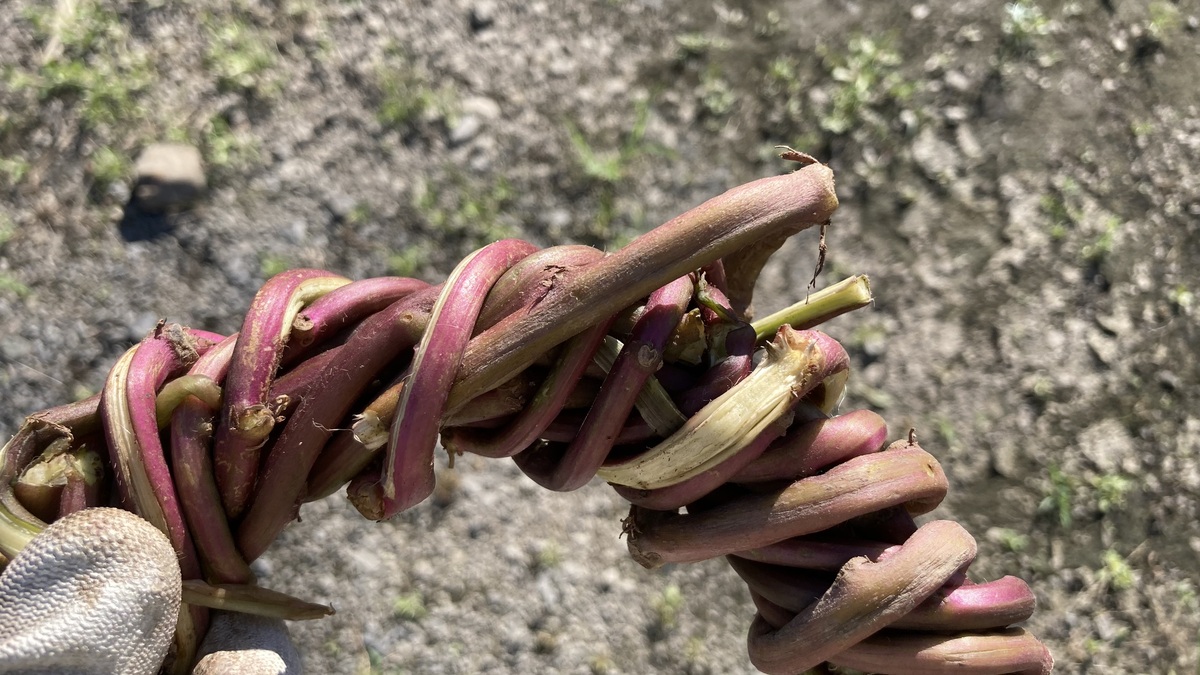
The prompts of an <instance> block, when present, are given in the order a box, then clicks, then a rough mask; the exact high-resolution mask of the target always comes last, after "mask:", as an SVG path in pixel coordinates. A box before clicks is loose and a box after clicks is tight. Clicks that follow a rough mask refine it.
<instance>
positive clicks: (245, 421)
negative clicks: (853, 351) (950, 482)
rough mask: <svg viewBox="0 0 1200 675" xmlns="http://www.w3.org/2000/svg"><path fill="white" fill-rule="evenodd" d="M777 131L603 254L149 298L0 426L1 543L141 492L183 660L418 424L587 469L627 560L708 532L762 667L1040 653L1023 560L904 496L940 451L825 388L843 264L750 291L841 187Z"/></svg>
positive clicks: (249, 605) (423, 432)
mask: <svg viewBox="0 0 1200 675" xmlns="http://www.w3.org/2000/svg"><path fill="white" fill-rule="evenodd" d="M784 156H785V157H786V158H788V159H793V160H797V161H799V162H800V163H801V164H802V165H803V166H802V168H800V169H799V170H798V171H796V172H794V173H791V174H788V175H784V176H777V177H773V178H765V179H762V180H758V181H755V182H753V183H749V184H747V185H744V186H741V187H738V188H735V189H733V190H730V191H729V192H727V193H725V194H723V195H721V196H719V197H717V198H714V199H712V200H710V201H708V202H706V203H705V204H703V205H701V206H700V207H698V208H696V209H693V210H691V211H689V212H687V213H685V214H683V215H681V216H678V217H677V218H675V219H673V220H671V221H670V222H668V223H666V224H665V225H663V226H661V227H660V228H658V229H656V230H654V231H651V232H649V233H647V234H645V235H643V236H641V237H639V238H638V239H635V240H634V241H633V242H631V243H630V244H629V245H628V246H626V247H625V248H623V249H621V250H620V251H617V252H615V253H612V254H608V255H605V254H602V253H601V252H599V251H597V250H595V249H592V248H589V247H583V246H563V247H556V248H551V249H546V250H540V251H539V250H536V249H535V248H534V247H533V246H532V245H530V244H528V243H525V242H521V241H515V240H505V241H500V242H497V243H495V244H492V245H489V246H487V247H485V248H483V249H480V250H479V251H477V252H475V253H473V254H472V255H471V256H469V257H468V258H467V259H466V260H464V261H463V262H462V263H460V264H459V266H458V267H457V268H456V269H455V270H454V271H453V273H452V274H451V275H450V278H449V279H448V280H447V281H446V282H445V283H443V284H441V285H439V286H430V285H427V284H424V283H422V282H420V281H416V280H413V279H401V278H381V279H367V280H362V281H356V282H351V281H350V280H348V279H344V278H342V277H340V276H337V275H335V274H331V273H329V272H324V271H319V270H292V271H289V272H284V273H282V274H280V275H278V276H276V277H274V278H272V279H271V280H269V281H268V282H267V283H266V284H265V285H264V286H263V288H262V289H261V290H260V291H259V293H258V294H257V296H256V297H255V299H254V301H253V302H252V304H251V306H250V309H249V311H248V312H247V314H246V318H245V322H244V324H243V326H242V330H241V331H240V332H239V333H238V334H236V335H232V336H228V337H226V336H221V335H215V334H211V333H206V332H203V331H197V330H191V329H187V328H183V327H180V326H178V325H175V324H160V325H159V327H158V328H156V329H155V331H154V332H153V333H152V334H151V335H149V336H148V337H147V338H146V339H145V340H143V341H142V342H141V343H140V344H138V345H137V346H135V347H133V348H132V349H130V350H129V351H128V352H127V353H126V354H125V355H124V356H123V357H122V358H121V359H120V360H119V361H118V362H117V364H116V366H114V368H113V369H112V371H111V373H110V375H109V377H108V380H107V381H106V383H105V386H104V389H103V391H102V392H101V393H100V394H99V395H97V396H95V397H92V398H90V399H87V400H85V401H81V402H78V403H74V404H70V405H66V406H61V407H58V408H53V409H50V410H47V411H44V412H41V413H37V414H34V415H32V416H30V417H29V418H27V419H26V421H25V423H24V425H23V426H22V427H21V429H20V430H19V431H18V433H17V434H16V436H15V437H14V438H13V439H12V440H11V441H10V442H9V443H8V445H6V446H5V448H4V450H3V455H2V456H0V478H2V480H0V532H2V533H3V536H0V552H2V553H3V554H4V556H7V557H8V558H11V557H13V555H15V553H16V552H17V551H18V550H20V548H21V547H22V546H23V544H24V543H25V542H27V541H28V540H29V539H30V538H32V536H33V535H34V534H35V533H36V532H38V531H39V530H40V529H41V528H42V527H44V526H45V523H46V522H50V521H54V520H57V519H59V518H61V517H63V516H65V515H67V514H69V513H72V512H75V511H78V510H81V509H83V508H87V507H91V506H98V505H105V504H110V503H113V504H119V505H120V506H122V507H124V508H126V509H128V510H132V511H134V512H136V513H137V514H138V515H140V516H142V517H143V518H145V519H146V520H148V521H149V522H150V523H152V524H154V525H155V526H156V527H158V528H159V529H160V530H162V531H163V532H164V533H166V534H167V536H168V537H169V539H170V541H171V544H172V545H173V547H174V549H175V551H176V553H177V555H178V557H179V560H180V567H181V571H182V574H183V577H184V580H185V581H184V588H185V591H184V593H185V595H184V598H185V602H186V603H187V607H188V608H189V610H188V611H185V612H181V614H180V620H179V623H178V625H177V627H176V634H175V643H174V650H173V663H174V669H175V670H176V671H178V672H186V670H187V668H188V667H189V666H190V664H191V663H192V662H193V658H194V654H195V649H196V645H197V644H198V641H199V640H200V638H202V637H203V635H204V632H205V630H206V623H207V614H206V611H207V610H206V609H205V608H206V607H220V608H225V609H236V610H238V611H246V612H250V613H258V614H266V615H274V616H279V617H284V618H293V619H295V618H311V617H313V616H320V615H323V614H324V613H326V611H327V610H326V608H323V607H321V606H319V605H311V604H308V603H303V602H301V601H298V600H295V599H292V598H288V597H285V596H281V595H280V594H276V593H272V592H270V591H267V590H266V589H262V588H259V587H257V586H255V585H254V577H253V575H252V573H251V572H250V568H249V566H248V564H247V563H248V562H249V561H252V560H254V559H255V558H257V557H258V556H259V555H261V554H262V553H263V551H265V550H266V548H267V547H268V546H269V545H270V544H271V542H272V541H274V540H275V538H276V537H277V536H278V534H279V533H280V531H281V530H282V529H283V527H285V526H286V525H287V524H288V523H289V522H290V521H291V520H293V519H294V518H295V517H296V515H297V513H298V509H299V507H300V505H301V504H302V503H303V502H305V501H308V500H312V499H317V498H320V497H323V496H325V495H328V494H330V493H332V492H334V491H336V490H338V489H339V488H341V487H342V486H344V485H347V484H348V495H349V498H350V499H351V501H352V502H353V503H354V505H355V506H356V507H357V508H358V510H359V511H360V512H361V513H362V514H363V515H364V516H366V517H368V518H372V519H384V518H388V517H391V516H393V515H395V514H396V513H399V512H400V511H403V510H405V509H407V508H410V507H412V506H414V505H416V504H419V503H420V502H422V501H423V500H424V499H426V498H427V497H428V496H429V495H430V493H431V492H432V490H433V487H434V469H433V458H434V450H435V447H436V446H437V444H438V440H439V438H440V440H441V443H442V445H443V446H444V447H445V448H446V449H447V450H448V451H449V452H450V453H451V458H453V456H454V455H455V454H461V453H475V454H480V455H484V456H487V457H512V458H513V459H514V461H516V463H517V465H518V466H519V467H520V468H521V470H522V471H524V472H525V473H526V474H527V475H528V476H530V477H531V478H532V479H533V480H534V481H536V482H537V483H538V484H540V485H542V486H544V487H546V488H547V489H551V490H562V491H566V490H574V489H577V488H579V487H581V486H583V485H584V484H586V483H587V482H588V481H589V480H590V479H591V478H592V477H593V476H596V475H599V476H600V477H601V478H603V479H604V480H607V481H608V482H610V483H611V484H613V485H614V487H615V488H616V490H617V492H618V493H620V495H621V496H622V497H624V498H625V499H627V500H628V501H629V502H631V504H632V507H631V513H630V516H629V517H628V518H627V519H626V520H625V522H624V533H625V534H626V535H627V537H628V544H629V550H630V552H631V554H632V555H633V557H634V558H635V559H636V560H637V561H638V562H640V563H641V564H643V565H645V566H647V567H653V566H657V565H661V564H664V563H668V562H690V561H699V560H705V559H708V558H713V557H716V556H726V557H727V559H728V561H729V563H730V565H731V566H732V567H733V569H734V570H735V571H736V572H737V573H738V574H739V575H740V576H741V577H742V579H744V580H745V582H746V584H747V585H748V586H749V589H750V592H751V596H752V598H753V600H754V603H755V606H756V608H757V615H756V616H755V618H754V620H753V622H752V624H751V626H750V634H749V651H750V657H751V660H752V661H753V663H754V664H755V665H756V666H757V667H758V668H759V669H761V670H763V671H764V672H769V673H798V672H803V671H805V670H807V669H809V668H812V667H814V666H818V665H820V664H822V663H825V662H828V663H832V664H838V665H844V666H848V667H852V668H857V669H861V670H867V671H874V672H884V673H926V672H928V673H934V672H948V671H954V672H966V673H1008V672H1028V673H1034V672H1037V673H1044V672H1049V670H1050V669H1051V666H1052V659H1051V657H1050V654H1049V652H1048V650H1047V649H1046V648H1045V647H1044V646H1043V645H1042V644H1041V643H1040V642H1038V641H1037V640H1036V639H1035V638H1034V637H1032V636H1031V635H1030V634H1028V633H1027V632H1025V631H1024V630H1022V629H1020V628H1013V627H1011V626H1013V625H1014V624H1017V623H1020V622H1022V621H1024V620H1025V619H1027V618H1028V617H1029V616H1030V615H1031V613H1032V612H1033V609H1034V598H1033V594H1032V592H1031V591H1030V589H1029V587H1028V586H1027V585H1026V584H1025V583H1024V582H1022V581H1020V580H1019V579H1015V578H1013V577H1005V578H1003V579H1000V580H998V581H993V582H989V583H972V582H971V581H969V580H968V579H967V577H966V571H967V568H968V567H969V566H970V564H971V562H972V560H973V559H974V556H975V542H974V540H973V539H971V537H970V535H968V534H967V533H966V531H965V530H963V529H962V528H961V527H960V526H958V525H957V524H955V523H953V522H949V521H933V522H929V523H926V524H924V525H921V526H917V525H916V524H915V522H914V520H913V516H916V515H919V514H922V513H926V512H928V511H930V510H931V509H933V508H934V507H935V506H937V504H938V503H939V502H940V501H941V500H942V498H943V497H944V496H945V494H946V490H947V482H946V478H945V475H944V474H943V473H942V471H941V468H940V466H939V465H938V463H937V461H936V460H935V459H934V458H933V457H932V456H931V455H929V454H928V453H926V452H925V451H924V450H922V449H921V448H920V447H919V446H918V445H917V444H916V443H915V440H914V439H913V438H911V435H910V438H909V439H908V440H902V441H898V442H896V443H892V444H890V445H886V441H885V439H886V436H887V429H886V428H885V426H884V424H883V420H882V419H881V418H880V417H879V416H878V415H876V414H874V413H872V412H869V411H861V410H860V411H855V412H851V413H848V414H844V415H840V416H831V415H832V414H833V412H834V410H835V409H836V406H837V403H838V401H839V400H840V396H841V393H842V391H843V389H844V385H845V382H846V377H847V375H848V358H847V356H846V353H845V351H844V350H843V349H842V348H841V346H840V345H839V344H838V343H837V342H836V341H834V340H833V339H832V338H830V337H829V336H827V335H825V334H823V333H820V332H817V331H814V330H812V328H813V327H814V326H815V325H817V324H819V323H821V322H822V321H824V320H826V319H828V318H831V317H832V316H836V315H837V314H840V313H842V312H845V311H849V310H851V309H854V308H856V307H860V306H863V305H865V304H867V303H869V302H870V293H869V288H868V287H867V285H866V280H865V278H854V279H850V280H847V281H846V282H844V283H842V284H837V285H835V286H833V287H830V288H829V289H826V290H825V291H822V292H820V293H816V294H813V295H812V296H811V297H810V298H808V299H807V300H806V301H805V302H803V303H800V304H798V305H796V306H794V307H792V308H789V309H788V310H785V311H784V312H782V313H780V314H777V315H772V316H770V317H767V318H765V319H763V320H761V321H758V322H755V323H749V322H748V321H747V320H746V318H745V313H746V308H747V307H748V306H749V301H750V292H751V290H752V289H753V286H754V281H755V279H756V278H757V276H758V273H759V271H760V270H761V268H762V265H763V264H764V262H765V261H766V259H767V258H768V257H769V256H770V254H771V253H772V252H773V251H774V250H775V249H777V248H778V246H779V245H780V244H781V243H782V242H783V241H784V240H785V239H786V238H787V237H789V236H791V235H793V234H795V233H797V232H799V231H801V230H803V229H805V228H808V227H811V226H814V225H819V226H822V227H824V225H825V224H826V223H828V221H829V218H830V216H831V215H832V213H833V211H834V209H835V208H836V207H837V198H836V197H835V195H834V191H833V174H832V172H831V171H830V170H829V169H828V168H827V167H825V166H824V165H821V164H820V163H817V162H816V161H815V160H812V158H810V157H808V156H807V155H804V154H802V153H797V152H794V151H789V152H787V153H785V155H784ZM885 445H886V447H885Z"/></svg>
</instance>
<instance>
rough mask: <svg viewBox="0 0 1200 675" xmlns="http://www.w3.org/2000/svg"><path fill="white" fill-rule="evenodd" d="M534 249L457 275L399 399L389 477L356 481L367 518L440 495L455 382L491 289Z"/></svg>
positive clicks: (494, 257) (506, 243)
mask: <svg viewBox="0 0 1200 675" xmlns="http://www.w3.org/2000/svg"><path fill="white" fill-rule="evenodd" d="M535 250H536V249H535V248H534V247H533V245H531V244H528V243H526V242H523V241H518V240H515V239H506V240H503V241H499V242H496V243H494V244H491V245H489V246H486V247H484V248H482V249H480V250H479V251H476V252H475V253H473V254H471V255H470V256H469V257H468V258H467V259H465V260H464V261H463V262H461V263H459V265H458V267H457V268H455V270H454V272H453V273H451V275H450V278H449V279H448V280H447V281H446V283H445V285H444V286H443V288H442V292H441V295H440V296H439V297H438V302H437V305H436V306H435V307H434V310H433V313H432V315H431V316H430V319H429V326H428V327H427V328H426V330H425V334H424V335H423V336H422V338H421V343H420V345H419V346H418V347H417V351H416V354H415V356H414V358H413V364H412V371H411V376H410V379H409V381H408V384H407V385H406V386H405V388H404V391H403V392H402V393H401V395H400V404H399V406H398V407H397V409H396V417H395V420H394V421H393V423H392V427H391V433H390V436H389V439H388V445H389V446H390V447H389V448H388V453H387V455H386V457H385V459H384V467H383V475H382V476H380V477H379V480H378V481H376V482H370V480H369V477H367V478H364V479H359V480H355V481H354V482H352V483H351V487H350V492H349V495H350V499H351V501H352V502H353V503H354V505H355V507H356V508H357V509H358V510H359V512H360V513H362V514H363V515H365V516H367V517H368V518H372V519H375V520H382V519H385V518H390V517H391V516H394V515H395V514H397V513H399V512H401V511H404V510H405V509H408V508H410V507H412V506H415V505H416V504H418V503H420V502H421V501H422V500H424V499H425V498H426V497H428V496H429V495H430V494H431V493H432V492H433V487H434V471H433V451H434V447H435V446H436V445H437V437H438V433H439V431H440V429H441V421H442V417H443V415H444V414H445V413H446V400H447V398H448V397H449V394H450V385H452V384H453V383H454V379H455V377H456V376H457V375H458V369H459V366H460V364H461V363H462V358H463V352H464V350H465V349H466V347H467V343H468V342H469V341H470V339H471V334H472V332H473V330H474V327H475V322H476V319H477V318H478V317H479V312H480V310H481V309H482V308H483V303H484V300H485V298H486V296H487V292H488V290H489V289H491V287H492V286H493V285H495V283H496V282H497V280H499V279H500V277H501V276H502V275H503V274H504V272H505V271H507V270H508V269H509V268H511V267H512V266H513V265H515V264H516V263H517V262H519V261H520V260H521V259H522V258H524V257H526V256H528V255H529V254H530V253H533V252H534V251H535ZM514 374H515V373H514ZM506 379H507V378H506ZM306 473H307V467H306Z"/></svg>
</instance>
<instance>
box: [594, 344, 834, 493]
mask: <svg viewBox="0 0 1200 675" xmlns="http://www.w3.org/2000/svg"><path fill="white" fill-rule="evenodd" d="M846 367H847V363H846V357H845V352H844V351H842V350H841V349H840V348H838V347H837V343H836V342H834V341H833V340H832V339H831V338H829V337H828V336H825V335H822V334H821V333H816V332H807V333H802V332H800V331H796V330H793V329H791V328H789V327H786V326H785V327H784V328H782V329H781V330H780V331H779V336H778V337H777V338H776V340H775V342H772V343H770V344H768V346H767V355H766V358H765V359H764V360H763V362H762V363H761V364H759V366H758V367H757V368H755V370H754V371H753V372H752V373H750V375H749V376H748V377H747V378H746V379H745V380H742V381H741V382H739V383H738V384H737V385H735V386H734V387H733V388H732V389H730V390H729V391H727V392H725V393H724V394H722V395H721V396H720V397H718V398H717V399H716V400H714V401H713V402H712V403H709V404H708V405H706V406H705V407H704V408H702V409H701V410H700V412H698V413H696V414H695V415H694V416H693V417H692V418H691V419H689V420H688V421H687V423H686V424H684V426H683V427H681V428H680V429H679V430H678V431H677V432H675V434H673V435H672V436H671V437H670V438H668V439H667V440H665V441H663V442H662V443H660V444H659V445H657V446H655V447H653V448H651V449H650V450H648V451H646V452H645V453H642V454H641V455H638V456H637V457H634V458H632V459H630V460H627V461H625V462H622V463H620V464H616V465H612V466H606V467H603V468H601V469H600V471H599V472H598V475H599V476H600V477H601V478H603V479H604V480H606V481H608V482H610V483H616V484H618V485H627V486H630V487H636V488H641V489H643V490H653V489H657V488H664V487H667V486H670V485H674V484H676V483H681V482H683V481H685V480H687V479H689V478H691V477H693V476H696V475H698V474H700V473H703V472H704V471H707V470H708V469H711V468H712V467H714V466H716V465H718V464H720V463H722V462H724V461H725V460H727V459H729V458H730V457H732V456H733V455H735V454H737V453H738V452H739V451H741V450H742V449H743V448H745V447H746V446H747V445H749V444H750V443H751V442H752V441H753V440H754V439H755V438H757V437H758V436H759V434H761V433H762V432H763V430H764V429H766V428H767V427H768V426H770V425H771V424H773V423H774V422H775V421H776V420H778V419H780V418H781V417H782V416H783V415H785V414H786V413H787V412H788V411H789V410H790V409H791V407H792V405H793V404H794V403H795V402H796V397H797V394H798V393H799V392H803V391H808V390H809V389H811V388H812V386H813V385H814V384H815V383H816V382H820V381H821V380H824V379H825V378H826V377H828V376H829V375H832V374H834V373H836V372H839V371H844V370H845V369H846ZM818 376H819V378H818ZM814 378H817V379H815V381H814Z"/></svg>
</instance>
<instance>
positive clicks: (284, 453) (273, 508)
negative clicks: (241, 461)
mask: <svg viewBox="0 0 1200 675" xmlns="http://www.w3.org/2000/svg"><path fill="white" fill-rule="evenodd" d="M438 291H439V288H438V287H430V288H427V289H425V290H422V291H417V292H416V293H413V294H411V295H408V296H405V297H404V298H403V299H402V300H399V301H398V302H395V303H393V304H392V305H391V306H389V307H388V308H387V309H385V310H383V311H382V312H378V313H376V314H374V315H373V316H371V317H370V318H368V319H366V320H365V321H363V322H362V323H361V324H359V326H358V327H357V328H355V329H354V332H353V333H352V334H351V335H350V338H349V339H347V340H346V344H345V345H343V346H342V348H341V349H340V350H339V352H338V355H337V358H336V359H335V360H334V361H333V362H331V363H330V364H329V366H328V368H327V369H326V371H325V372H324V373H323V374H322V375H321V382H320V384H318V385H317V386H315V387H313V388H312V389H311V393H310V395H309V396H306V397H304V399H303V400H302V401H301V402H300V405H299V407H297V408H296V410H295V412H293V413H292V415H291V417H289V418H288V421H287V424H286V425H285V426H284V428H283V431H282V432H281V433H280V435H279V438H278V439H277V440H276V441H275V443H274V444H273V445H272V446H271V450H270V452H269V453H268V454H267V457H266V460H265V462H264V463H263V467H262V470H261V472H260V480H259V483H258V491H257V492H256V493H255V495H254V498H253V500H252V503H251V505H250V508H249V509H248V510H247V511H246V516H245V517H244V518H243V520H242V523H241V526H240V527H239V528H238V531H237V542H238V549H239V550H241V552H242V555H244V556H245V557H246V560H254V559H255V558H257V557H258V556H260V555H262V552H263V551H265V550H266V549H267V547H268V546H270V545H271V542H273V541H274V540H275V538H276V537H277V536H279V533H280V532H281V531H282V530H283V528H284V526H286V525H287V524H288V523H289V522H290V521H291V520H292V519H293V518H295V516H296V513H297V510H298V508H299V505H300V503H301V501H302V500H303V497H304V486H305V483H306V482H307V478H308V473H309V471H311V470H312V466H313V463H314V462H315V461H316V458H317V456H318V455H320V453H321V450H322V448H324V447H325V444H326V443H328V441H329V438H330V437H331V436H332V435H333V432H334V430H335V429H337V428H338V427H339V426H340V425H341V423H342V421H343V420H344V419H345V418H346V415H347V413H349V412H350V410H351V408H353V406H354V403H355V401H356V399H358V397H359V396H361V395H362V394H363V392H364V391H365V390H366V389H367V387H369V386H370V384H371V383H372V382H373V381H374V380H375V378H376V377H377V376H378V373H379V371H380V370H382V369H383V368H384V367H386V366H388V364H390V363H392V362H393V361H395V360H396V359H398V358H399V357H400V356H401V355H403V354H405V353H407V352H408V351H409V350H410V349H411V348H412V346H413V345H414V344H416V343H417V341H418V340H420V339H421V334H422V333H423V332H424V331H425V327H426V323H427V322H428V320H429V313H430V312H431V311H432V308H433V304H434V302H435V301H436V300H437V295H438Z"/></svg>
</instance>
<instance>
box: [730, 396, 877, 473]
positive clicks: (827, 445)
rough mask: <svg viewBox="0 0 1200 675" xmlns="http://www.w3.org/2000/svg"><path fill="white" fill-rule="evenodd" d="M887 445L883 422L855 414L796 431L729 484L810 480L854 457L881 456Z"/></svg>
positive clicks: (871, 415) (869, 414)
mask: <svg viewBox="0 0 1200 675" xmlns="http://www.w3.org/2000/svg"><path fill="white" fill-rule="evenodd" d="M886 441H887V424H886V423H885V422H884V421H883V418H882V417H880V416H879V415H877V414H876V413H873V412H871V411H870V410H855V411H853V412H850V413H847V414H845V415H841V416H839V417H831V418H828V419H820V420H815V421H813V422H809V423H807V424H804V425H801V426H798V427H793V428H792V429H791V430H790V431H789V432H788V434H787V435H786V436H784V437H783V438H780V439H779V440H778V441H776V442H775V443H774V444H772V445H771V447H770V448H768V449H767V451H766V452H764V453H763V454H762V455H761V456H760V457H758V458H757V459H756V460H755V461H753V462H752V463H750V464H749V465H748V466H746V467H745V468H743V469H741V470H739V471H738V472H737V473H735V474H734V475H733V477H732V478H730V480H731V481H733V482H735V483H757V482H763V481H772V480H779V479H789V480H791V479H795V478H799V477H802V476H811V475H813V474H815V473H817V472H818V471H820V470H821V469H824V468H825V467H828V466H833V465H834V464H837V463H839V462H843V461H845V460H847V459H850V458H851V457H858V456H859V455H866V454H869V453H872V452H878V451H879V450H880V449H882V448H883V444H884V443H885V442H886Z"/></svg>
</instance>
